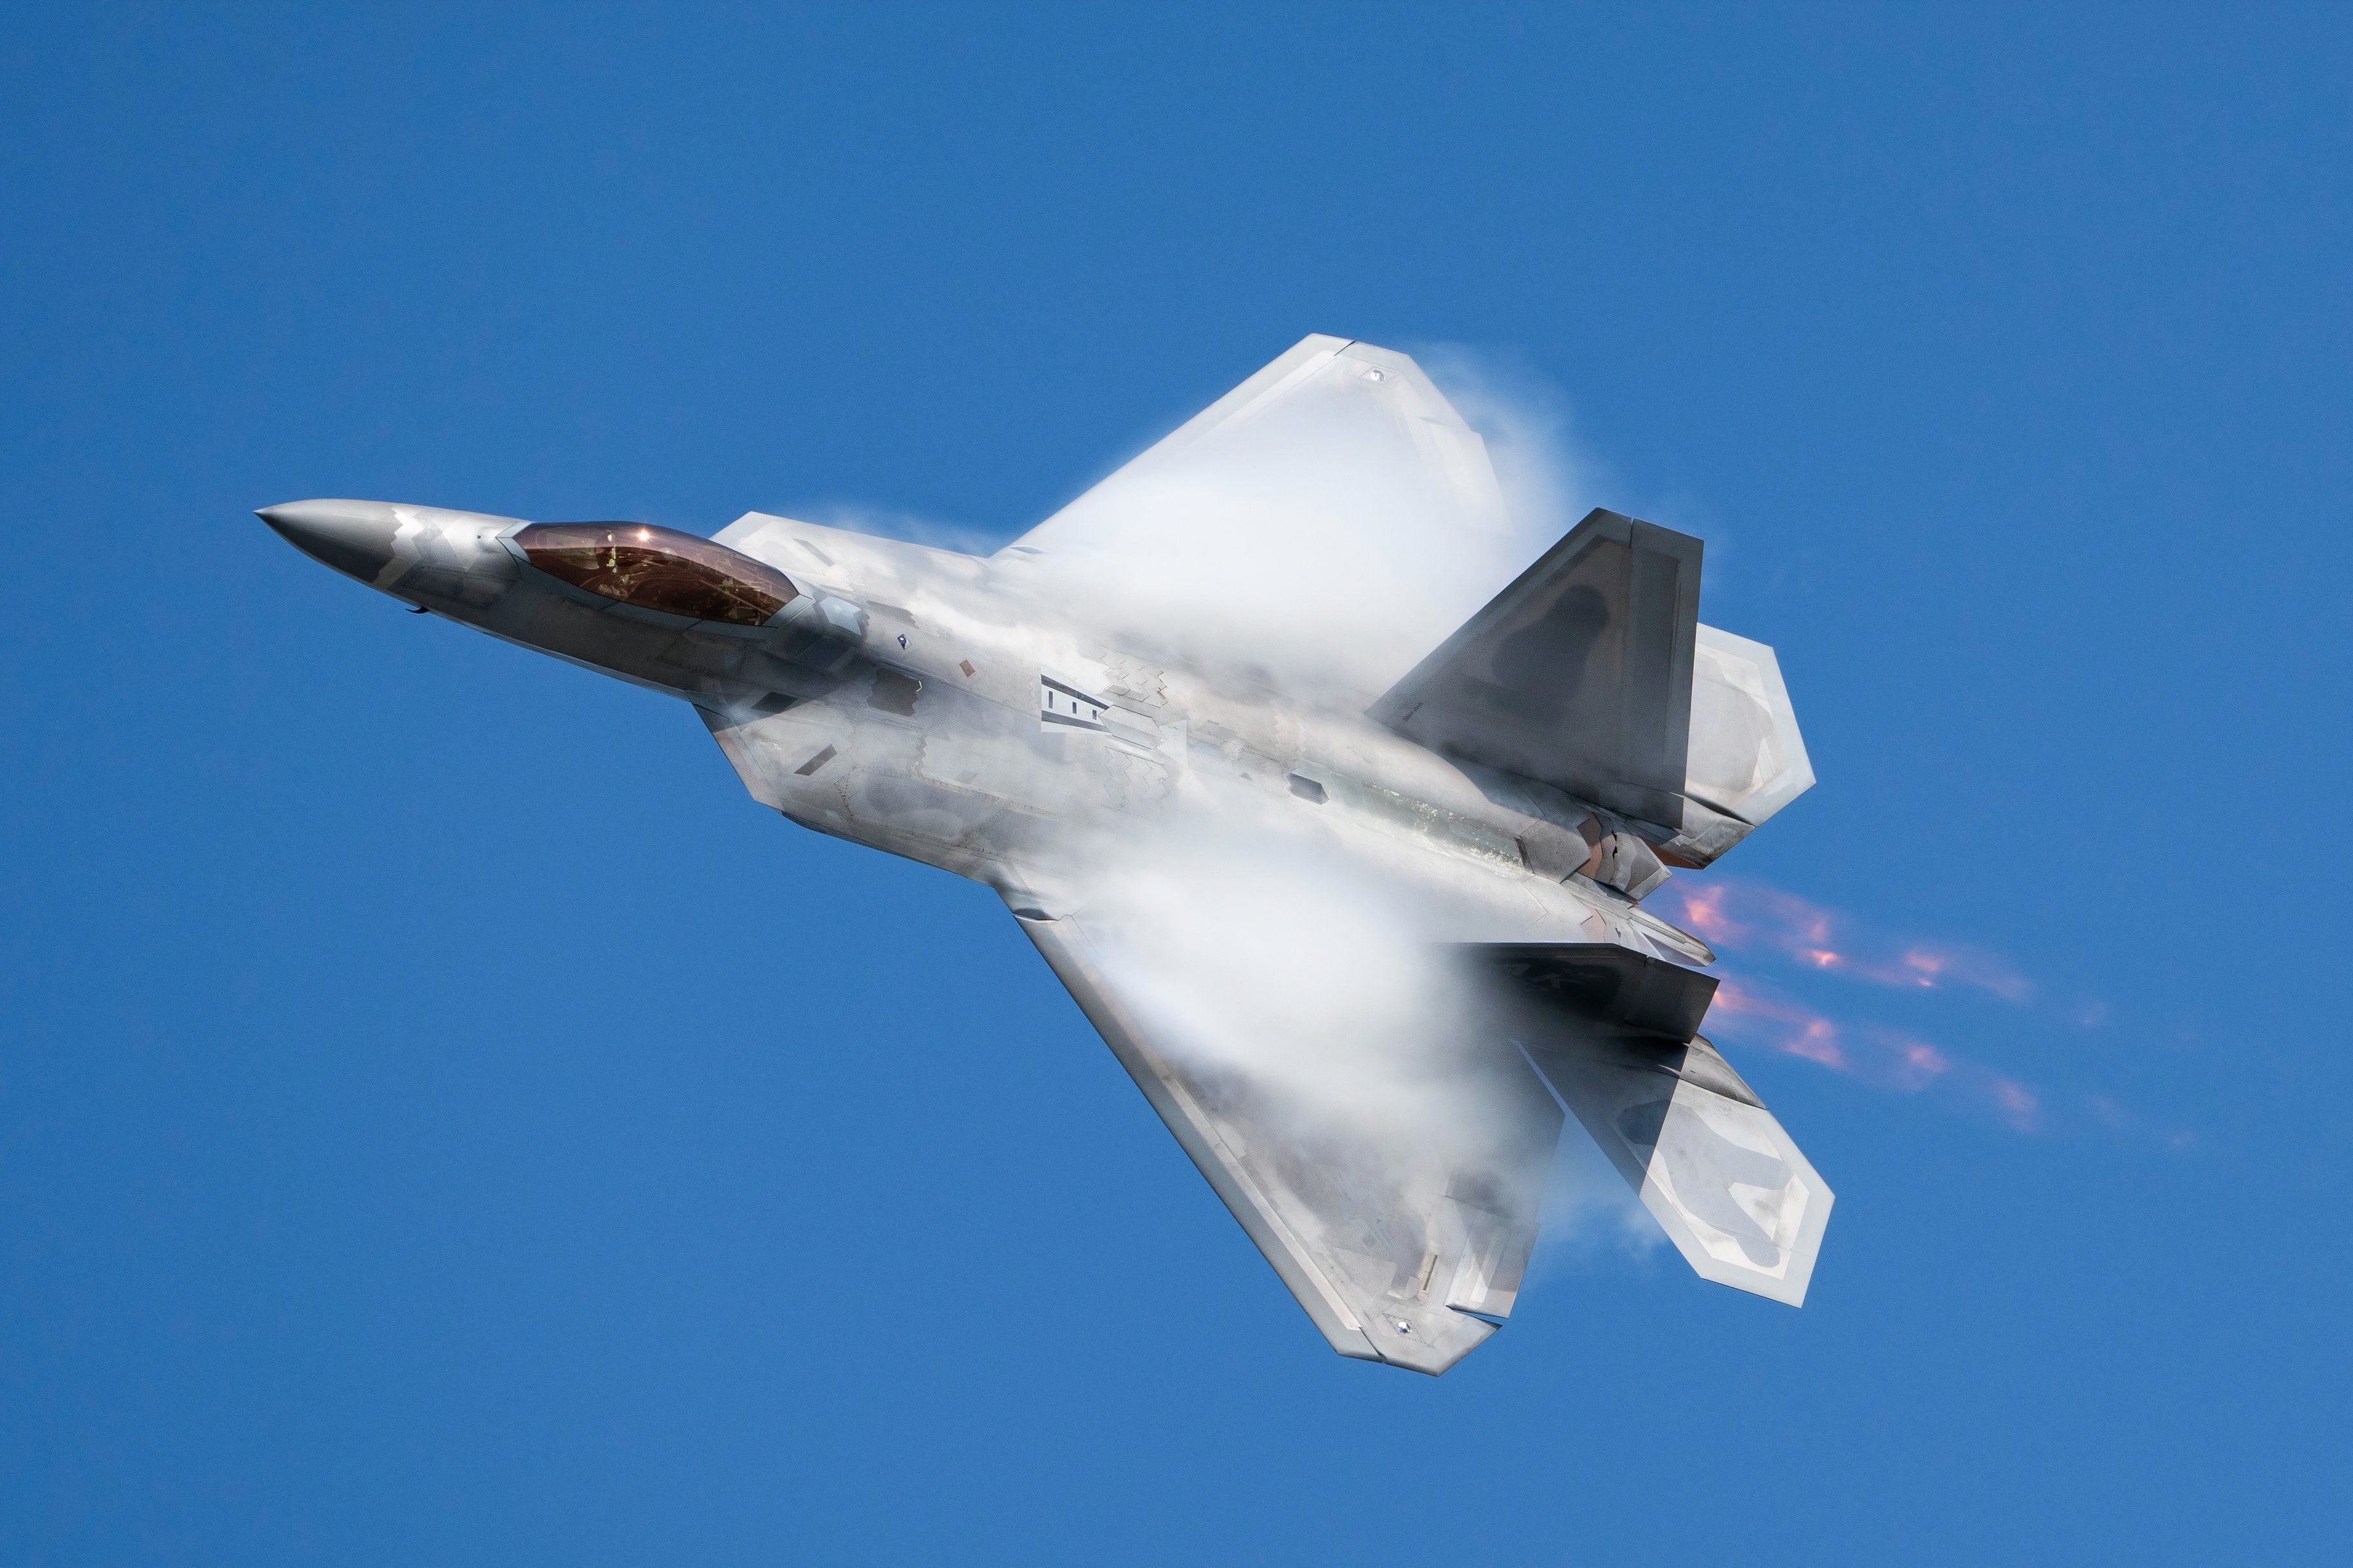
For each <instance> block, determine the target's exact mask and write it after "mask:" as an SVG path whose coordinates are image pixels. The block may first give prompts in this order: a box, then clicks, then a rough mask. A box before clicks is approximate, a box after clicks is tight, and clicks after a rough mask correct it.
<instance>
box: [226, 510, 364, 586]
mask: <svg viewBox="0 0 2353 1568" xmlns="http://www.w3.org/2000/svg"><path fill="white" fill-rule="evenodd" d="M253 515H254V516H256V517H258V518H259V519H260V520H261V521H264V522H266V523H268V524H269V526H270V527H271V528H273V529H276V530H277V531H278V533H279V536H280V538H282V539H284V540H285V541H286V542H287V543H289V544H291V545H292V546H294V548H295V549H297V550H300V551H301V552H302V553H304V554H305V555H308V556H310V557H311V558H312V559H313V560H317V561H322V562H324V563H326V564H328V565H330V566H332V567H333V568H334V569H335V570H336V571H338V572H341V573H343V574H347V575H349V576H353V577H356V578H358V579H359V580H360V581H361V582H363V583H373V582H374V581H375V578H376V575H377V574H379V573H381V572H382V571H383V570H384V569H385V565H386V564H387V563H389V562H390V561H391V560H392V540H393V535H395V534H396V533H397V532H399V531H400V520H399V519H398V518H396V517H395V516H394V515H393V509H392V507H391V505H390V504H389V503H387V502H385V501H375V500H298V501H285V502H282V503H280V505H277V506H268V507H263V508H262V509H261V510H259V511H257V512H255V513H254V514H253Z"/></svg>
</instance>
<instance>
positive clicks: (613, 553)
mask: <svg viewBox="0 0 2353 1568" xmlns="http://www.w3.org/2000/svg"><path fill="white" fill-rule="evenodd" d="M514 542H515V543H516V544H518V545H520V546H521V547H522V552H523V554H524V555H526V556H528V557H529V558H530V560H531V563H532V564H533V566H536V567H538V568H539V569H540V570H541V571H543V572H544V573H546V574H548V575H549V576H551V577H560V578H562V579H563V580H564V581H565V582H566V583H569V584H572V585H573V586H574V587H576V588H586V589H587V590H588V592H590V593H592V594H598V595H603V596H604V597H606V598H607V599H617V600H619V601H620V602H621V603H623V604H625V605H637V606H638V608H640V609H646V610H659V611H662V612H664V613H665V614H668V615H672V616H690V617H691V618H692V619H695V620H698V621H725V622H728V623H730V624H732V625H734V626H762V625H765V623H766V621H767V619H768V617H769V616H773V615H775V614H776V612H777V611H778V610H781V609H783V608H784V607H785V605H787V604H789V603H790V602H791V601H792V600H794V599H795V598H797V597H798V596H799V593H798V590H797V589H796V588H794V586H793V584H792V579H790V578H788V577H786V575H785V574H783V573H781V572H778V571H776V570H775V569H774V568H773V567H768V566H763V565H761V564H760V563H758V562H757V561H754V560H753V559H752V558H751V557H750V556H748V555H745V554H744V553H743V552H740V551H734V550H730V549H728V548H727V547H726V546H725V545H723V544H715V543H713V542H711V541H710V540H708V539H697V538H696V537H695V536H694V535H693V534H691V533H681V532H679V531H677V530H676V529H670V528H655V527H653V526H651V525H650V524H648V523H642V522H534V523H533V524H532V525H531V526H530V527H528V528H525V529H523V530H522V531H519V532H517V533H516V534H515V536H514Z"/></svg>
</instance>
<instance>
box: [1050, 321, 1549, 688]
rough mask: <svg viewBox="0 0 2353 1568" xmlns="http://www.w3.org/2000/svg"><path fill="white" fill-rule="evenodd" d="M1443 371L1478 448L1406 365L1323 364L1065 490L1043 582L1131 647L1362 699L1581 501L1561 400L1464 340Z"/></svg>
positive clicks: (1409, 663) (1500, 584) (1390, 679)
mask: <svg viewBox="0 0 2353 1568" xmlns="http://www.w3.org/2000/svg"><path fill="white" fill-rule="evenodd" d="M1440 369H1441V370H1442V371H1443V373H1444V391H1445V393H1446V394H1447V395H1448V396H1449V397H1450V398H1451V401H1452V403H1453V404H1454V405H1455V406H1456V407H1457V408H1459V409H1461V411H1462V412H1463V413H1464V415H1465V416H1466V417H1468V418H1470V420H1471V421H1472V425H1473V426H1474V428H1477V429H1478V430H1479V431H1480V434H1481V435H1482V436H1483V437H1485V440H1484V442H1483V447H1484V450H1483V452H1482V442H1481V441H1480V439H1479V438H1478V437H1468V436H1466V435H1465V433H1464V432H1462V431H1461V428H1460V426H1457V425H1455V424H1454V423H1453V422H1452V421H1451V419H1450V418H1448V417H1447V416H1446V412H1445V406H1444V404H1443V403H1441V402H1440V400H1439V398H1438V396H1437V395H1436V394H1435V393H1434V392H1432V391H1430V389H1429V388H1428V387H1427V386H1426V385H1425V384H1423V383H1422V382H1420V381H1419V378H1418V377H1416V376H1414V375H1413V374H1411V372H1410V368H1409V367H1407V368H1405V369H1391V370H1388V371H1386V372H1384V371H1381V370H1379V369H1378V368H1377V367H1374V366H1371V365H1368V364H1366V363H1362V362H1359V361H1357V360H1354V359H1348V358H1341V359H1337V360H1334V361H1331V362H1329V363H1328V364H1326V365H1325V366H1324V367H1323V368H1322V369H1320V370H1318V371H1317V372H1316V373H1315V374H1314V377H1313V378H1312V379H1311V380H1310V381H1309V382H1308V383H1307V384H1303V386H1302V387H1300V388H1299V389H1297V390H1295V391H1294V392H1293V393H1292V394H1291V395H1287V396H1285V397H1283V398H1281V399H1276V400H1271V401H1270V402H1268V403H1266V404H1264V405H1261V406H1260V407H1259V408H1258V409H1257V410H1255V411H1254V412H1253V413H1252V414H1251V415H1250V416H1247V417H1243V418H1239V419H1234V420H1231V421H1229V423H1228V424H1226V425H1223V426H1219V427H1218V428H1217V429H1215V430H1214V431H1212V432H1210V433H1208V434H1207V435H1204V436H1201V437H1198V439H1195V440H1193V441H1192V442H1190V444H1188V445H1186V446H1184V447H1182V448H1181V449H1180V450H1178V451H1176V452H1175V453H1173V454H1165V455H1159V456H1149V457H1147V458H1145V459H1144V460H1142V461H1141V462H1139V463H1137V464H1135V465H1133V466H1132V467H1131V468H1128V469H1126V470H1124V471H1123V472H1122V473H1121V474H1120V475H1119V477H1118V478H1117V479H1115V480H1114V481H1113V483H1112V484H1111V485H1110V486H1108V487H1105V488H1103V489H1097V490H1093V491H1090V492H1089V493H1088V494H1087V495H1085V496H1083V497H1082V498H1081V499H1080V500H1077V501H1076V502H1073V503H1072V505H1071V507H1070V508H1069V509H1067V510H1065V511H1064V512H1062V513H1061V514H1059V516H1058V518H1057V520H1056V521H1054V523H1053V524H1052V525H1051V526H1050V527H1049V528H1048V529H1046V530H1045V531H1043V533H1042V535H1041V538H1040V540H1039V542H1040V544H1041V545H1042V546H1043V548H1044V551H1045V553H1044V554H1043V555H1042V556H1041V557H1040V558H1039V563H1038V564H1039V584H1040V586H1041V588H1043V589H1046V590H1047V591H1049V592H1050V593H1051V594H1053V595H1055V596H1056V597H1057V598H1058V599H1059V600H1060V601H1061V602H1062V603H1064V604H1066V605H1070V606H1071V607H1072V608H1073V609H1074V610H1075V611H1076V612H1077V613H1079V614H1082V615H1083V616H1087V617H1089V618H1091V619H1092V620H1093V621H1094V622H1095V623H1096V624H1097V625H1099V626H1104V627H1105V628H1106V629H1107V630H1110V631H1115V632H1116V633H1117V634H1118V635H1120V636H1121V637H1124V638H1125V639H1126V642H1127V643H1128V644H1138V645H1145V646H1137V647H1134V651H1136V652H1140V653H1149V652H1154V651H1158V652H1162V653H1166V654H1168V655H1170V656H1172V657H1179V658H1184V659H1185V660H1186V661H1187V662H1189V663H1192V664H1194V665H1196V666H1207V667H1211V668H1229V669H1234V670H1239V671H1242V672H1246V673H1250V674H1253V675H1255V676H1256V677H1257V678H1258V679H1261V681H1262V682H1264V683H1266V684H1269V685H1275V686H1278V687H1279V688H1280V689H1282V690H1283V691H1284V692H1285V693H1286V694H1288V695H1292V696H1293V697H1297V698H1306V699H1317V698H1322V699H1328V700H1334V701H1335V702H1345V701H1351V700H1353V701H1355V702H1356V703H1358V704H1359V705H1361V703H1362V702H1363V701H1365V700H1369V699H1370V698H1371V697H1373V696H1377V694H1378V693H1379V692H1381V691H1382V690H1385V689H1387V688H1388V686H1389V685H1391V684H1392V683H1394V682H1395V681H1396V680H1397V679H1398V678H1399V677H1400V676H1402V675H1404V674H1405V672H1406V671H1407V670H1409V669H1410V668H1412V667H1413V666H1414V664H1415V663H1417V662H1418V661H1419V659H1420V658H1422V657H1423V656H1424V655H1426V654H1428V653H1429V652H1430V651H1431V650H1432V649H1433V648H1435V647H1437V646H1438V645H1439V644H1440V642H1442V641H1444V640H1445V638H1446V637H1448V636H1450V635H1451V633H1452V632H1453V631H1454V630H1455V628H1456V627H1458V626H1461V624H1462V623H1463V622H1464V621H1466V620H1468V619H1469V618H1470V617H1471V616H1472V615H1473V614H1475V613H1476V612H1477V611H1478V610H1479V609H1480V608H1481V606H1482V605H1485V604H1486V603H1487V601H1488V600H1489V599H1491V598H1493V596H1494V595H1496V593H1497V592H1499V591H1500V590H1501V589H1502V588H1504V586H1505V585H1506V584H1508V583H1510V582H1511V580H1512V579H1513V578H1514V576H1515V575H1516V574H1518V573H1519V572H1520V571H1521V570H1522V569H1523V568H1525V566H1526V565H1527V564H1528V563H1530V562H1531V561H1533V560H1535V557H1536V556H1537V555H1538V554H1540V553H1542V552H1543V551H1544V550H1545V549H1546V547H1548V546H1549V545H1551V544H1552V543H1553V542H1555V541H1556V540H1557V539H1558V538H1559V537H1560V536H1561V535H1562V534H1564V533H1566V532H1567V531H1568V529H1569V527H1570V526H1571V525H1572V524H1573V523H1574V522H1575V521H1576V518H1577V516H1578V515H1580V511H1581V509H1580V508H1579V506H1578V504H1577V497H1578V492H1579V491H1580V490H1581V489H1583V488H1584V485H1583V481H1582V479H1581V475H1582V473H1583V472H1584V469H1585V465H1584V464H1582V463H1580V462H1579V461H1578V460H1577V459H1576V458H1573V457H1572V456H1571V454H1570V452H1569V449H1568V447H1567V443H1566V441H1565V439H1564V437H1563V432H1564V429H1565V422H1564V420H1563V419H1562V417H1561V416H1560V415H1559V413H1558V408H1559V400H1558V399H1557V398H1556V397H1551V398H1548V399H1543V400H1539V399H1536V398H1534V397H1531V396H1528V395H1525V394H1523V395H1514V391H1512V390H1510V389H1509V386H1510V384H1509V378H1507V377H1504V376H1503V375H1501V374H1493V373H1491V372H1490V371H1488V370H1487V369H1486V367H1485V366H1484V365H1483V364H1482V361H1481V360H1480V359H1479V358H1478V357H1477V356H1475V355H1473V354H1472V353H1469V352H1468V351H1463V350H1449V351H1445V352H1444V353H1443V355H1442V356H1441V358H1440ZM1522 379H1523V380H1524V381H1525V378H1522ZM1491 458H1492V460H1493V461H1492V468H1493V477H1492V479H1491V478H1490V474H1489V468H1490V459H1491Z"/></svg>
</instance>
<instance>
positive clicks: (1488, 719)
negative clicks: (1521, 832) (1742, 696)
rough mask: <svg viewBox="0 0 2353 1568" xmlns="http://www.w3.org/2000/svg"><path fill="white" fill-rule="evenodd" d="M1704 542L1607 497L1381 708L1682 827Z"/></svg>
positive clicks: (1432, 738)
mask: <svg viewBox="0 0 2353 1568" xmlns="http://www.w3.org/2000/svg"><path fill="white" fill-rule="evenodd" d="M1699 580H1700V542H1699V541H1698V540H1696V539H1694V538H1693V537H1692V536H1691V535H1689V534H1686V533H1677V532H1675V531H1672V530H1671V529H1664V528H1661V527H1658V526H1657V525H1656V524H1654V523H1648V522H1643V521H1639V520H1638V519H1635V518H1630V517H1627V516H1624V515H1622V514H1621V513H1619V512H1614V511H1602V510H1595V511H1593V512H1590V513H1588V515H1587V517H1586V519H1585V521H1582V522H1580V523H1578V524H1577V526H1576V527H1575V528H1574V529H1571V530H1570V531H1569V532H1568V535H1567V537H1566V538H1564V539H1563V540H1562V541H1561V542H1559V543H1557V544H1556V545H1554V546H1553V547H1552V548H1551V549H1550V550H1548V551H1546V552H1545V554H1544V556H1543V557H1542V558H1541V559H1540V560H1538V561H1537V562H1536V563H1535V565H1533V566H1531V567H1529V568H1528V569H1527V570H1526V571H1525V572H1524V573H1522V574H1520V576H1519V579H1518V581H1516V582H1514V584H1512V585H1511V586H1510V587H1508V588H1506V589H1504V591H1503V592H1502V593H1501V594H1499V595H1496V596H1495V597H1494V599H1493V601H1492V602H1490V603H1489V604H1488V605H1487V607H1486V608H1485V609H1483V610H1481V611H1480V612H1479V613H1478V614H1477V615H1475V616H1472V617H1471V619H1470V620H1469V621H1468V622H1467V623H1465V624H1464V625H1463V626H1462V627H1461V630H1459V631H1457V632H1456V633H1455V634H1454V635H1453V636H1452V637H1449V638H1448V639H1447V640H1446V641H1445V643H1443V644H1442V645H1441V646H1440V647H1439V649H1438V651H1437V652H1435V653H1433V654H1431V655H1430V657H1429V658H1425V659H1424V660H1422V662H1421V663H1420V664H1419V666H1417V667H1416V668H1414V670H1413V672H1412V673H1411V674H1409V675H1408V676H1407V677H1406V678H1405V679H1403V680H1401V681H1399V682H1398V684H1397V685H1396V686H1395V687H1393V688H1391V689H1389V691H1388V694H1387V695H1386V696H1384V697H1382V698H1381V699H1380V700H1379V701H1377V702H1376V703H1375V704H1373V706H1372V708H1371V709H1370V710H1368V711H1369V712H1370V714H1371V716H1372V717H1373V718H1374V719H1375V720H1377V721H1379V722H1381V723H1383V724H1386V725H1388V727H1389V728H1390V729H1392V730H1395V731H1398V733H1399V734H1402V735H1404V736H1406V737H1407V738H1408V739H1409V740H1413V741H1418V742H1420V743H1421V744H1423V745H1425V746H1428V747H1430V749H1431V750H1433V751H1437V752H1445V753H1447V754H1449V755H1451V756H1453V757H1457V758H1459V759H1461V760H1463V761H1466V762H1472V763H1482V764H1484V765H1486V766H1488V767H1493V768H1499V769H1502V770H1503V771H1504V772H1506V773H1518V774H1520V775H1521V776H1522V777H1525V778H1530V779H1534V780H1536V781H1537V782H1538V783H1541V784H1551V785H1553V786H1555V787H1556V788H1558V789H1561V790H1565V791H1567V793H1568V794H1570V795H1575V796H1577V798H1578V799H1580V800H1585V801H1589V802H1591V803H1593V804H1594V805H1600V806H1604V807H1607V808H1608V809H1609V810H1611V811H1614V812H1617V813H1619V814H1620V815H1621V816H1630V817H1635V818H1638V819H1640V820H1641V821H1644V822H1651V823H1657V824H1660V825H1662V826H1665V827H1667V828H1668V829H1670V830H1677V829H1680V828H1681V827H1682V826H1683V786H1684V772H1685V761H1686V753H1687V751H1688V748H1689V742H1690V730H1691V708H1692V665H1693V656H1694V647H1695V645H1696V641H1697V633H1698V626H1699Z"/></svg>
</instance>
